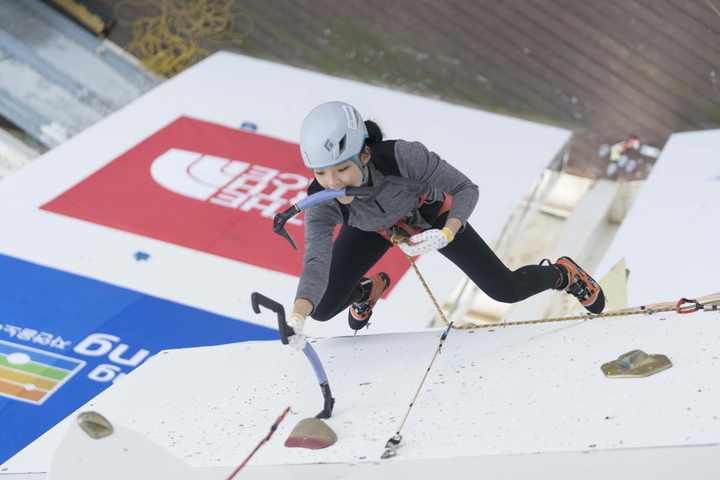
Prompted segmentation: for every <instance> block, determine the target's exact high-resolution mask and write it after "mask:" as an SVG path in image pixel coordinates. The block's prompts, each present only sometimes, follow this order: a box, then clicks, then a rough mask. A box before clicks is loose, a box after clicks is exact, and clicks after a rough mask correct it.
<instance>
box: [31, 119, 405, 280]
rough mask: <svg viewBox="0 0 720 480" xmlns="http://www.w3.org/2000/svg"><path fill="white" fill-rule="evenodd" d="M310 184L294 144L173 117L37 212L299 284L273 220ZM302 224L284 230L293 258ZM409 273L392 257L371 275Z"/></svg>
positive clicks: (295, 260) (295, 261)
mask: <svg viewBox="0 0 720 480" xmlns="http://www.w3.org/2000/svg"><path fill="white" fill-rule="evenodd" d="M311 180H312V174H311V172H310V171H309V170H308V169H307V168H306V167H305V166H304V165H303V162H302V159H301V157H300V149H299V147H298V145H297V144H294V143H289V142H285V141H282V140H278V139H275V138H270V137H266V136H263V135H260V134H258V133H253V132H249V131H244V130H238V129H233V128H228V127H224V126H221V125H216V124H213V123H208V122H203V121H200V120H195V119H192V118H187V117H181V118H179V119H178V120H176V121H174V122H173V123H171V124H170V125H168V126H167V127H165V128H163V129H162V130H160V131H158V132H157V133H155V134H153V135H152V136H150V137H149V138H147V139H146V140H144V141H142V142H141V143H139V144H138V145H137V146H135V147H133V148H131V149H130V150H128V151H127V152H126V153H124V154H122V155H121V156H119V157H118V158H116V159H115V160H113V161H111V162H110V163H108V164H107V165H106V166H105V167H103V168H101V169H100V170H99V171H97V172H96V173H94V174H92V175H91V176H89V177H88V178H86V179H85V180H83V181H81V182H80V183H79V184H77V185H75V186H74V187H72V188H70V189H69V190H68V191H66V192H65V193H63V194H62V195H60V196H59V197H57V198H55V199H54V200H52V201H50V202H49V203H47V204H46V205H43V207H42V209H44V210H47V211H50V212H55V213H59V214H62V215H66V216H69V217H73V218H78V219H80V220H85V221H88V222H92V223H96V224H99V225H104V226H107V227H112V228H116V229H119V230H124V231H126V232H131V233H135V234H138V235H143V236H146V237H150V238H154V239H158V240H162V241H165V242H169V243H173V244H176V245H181V246H184V247H188V248H192V249H195V250H200V251H203V252H207V253H211V254H214V255H218V256H221V257H225V258H229V259H232V260H237V261H239V262H243V263H247V264H250V265H255V266H257V267H261V268H266V269H270V270H275V271H278V272H282V273H287V274H290V275H295V276H299V275H300V272H301V269H302V254H301V253H297V252H295V250H293V248H292V247H291V246H290V244H289V243H288V242H287V240H285V239H283V238H282V237H280V236H279V235H276V234H274V233H273V232H272V218H273V216H274V215H275V214H276V213H278V212H282V211H284V210H286V209H287V208H288V207H289V206H290V205H292V204H293V203H296V202H297V201H299V200H300V199H301V198H303V197H304V196H305V195H306V194H305V191H306V189H307V186H308V185H309V183H310V181H311ZM303 217H304V215H303V214H300V215H298V216H296V217H294V218H293V219H292V220H290V221H289V222H288V223H287V224H286V229H287V231H288V232H289V233H290V234H291V235H292V236H293V238H294V239H295V241H296V243H297V244H298V246H299V247H300V248H301V251H302V249H303V243H304V232H303V226H302V219H303ZM393 250H397V249H393ZM408 268H409V264H408V261H407V259H406V258H405V256H404V255H402V252H394V251H391V252H390V254H388V255H386V257H385V258H383V260H382V261H381V262H380V263H379V264H378V265H377V266H376V268H375V269H373V271H384V272H387V273H388V274H389V275H390V276H391V278H393V279H394V280H395V282H396V281H397V280H399V279H400V277H401V276H402V275H403V274H404V273H405V271H406V270H407V269H408ZM395 282H393V283H395Z"/></svg>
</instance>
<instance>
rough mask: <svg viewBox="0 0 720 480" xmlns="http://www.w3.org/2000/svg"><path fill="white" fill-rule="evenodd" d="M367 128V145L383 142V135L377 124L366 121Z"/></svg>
mask: <svg viewBox="0 0 720 480" xmlns="http://www.w3.org/2000/svg"><path fill="white" fill-rule="evenodd" d="M365 128H367V132H368V139H367V141H366V142H365V143H366V144H367V145H370V144H372V143H377V142H382V139H383V133H382V130H380V126H379V125H378V124H377V123H375V122H373V121H372V120H365Z"/></svg>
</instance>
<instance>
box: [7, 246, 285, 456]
mask: <svg viewBox="0 0 720 480" xmlns="http://www.w3.org/2000/svg"><path fill="white" fill-rule="evenodd" d="M0 272H1V274H0V426H1V428H0V464H2V463H3V462H5V461H6V460H7V459H9V458H10V457H11V456H13V455H14V454H15V453H17V452H18V451H20V450H21V449H22V448H24V447H25V446H27V445H28V444H29V443H31V442H32V441H33V440H35V439H36V438H37V437H39V436H40V435H42V434H43V433H45V432H46V431H47V430H48V429H50V428H51V427H53V426H54V425H55V424H57V423H58V422H59V421H60V420H62V419H63V418H65V417H67V416H68V415H69V414H71V413H72V412H74V411H75V410H77V409H78V408H80V407H81V406H82V405H84V404H85V403H87V402H88V401H90V400H91V399H92V398H93V397H95V396H96V395H98V394H99V393H100V392H102V391H103V390H104V389H105V388H107V387H108V386H110V385H112V383H113V382H114V381H117V380H118V379H120V378H122V377H123V376H124V375H126V374H128V373H130V372H131V371H132V370H133V369H134V368H136V367H137V366H138V365H140V364H142V363H143V362H145V361H146V360H147V359H148V358H149V357H150V356H152V355H154V354H156V353H158V352H160V351H162V350H166V349H170V348H188V347H197V346H210V345H221V344H227V343H235V342H242V341H247V340H277V338H278V334H277V331H275V330H273V329H269V328H266V327H262V326H258V325H254V324H251V323H247V322H242V321H238V320H234V319H231V318H228V317H223V316H220V315H215V314H213V313H209V312H206V311H203V310H199V309H196V308H191V307H188V306H185V305H180V304H177V303H174V302H170V301H167V300H162V299H159V298H156V297H152V296H149V295H145V294H142V293H139V292H135V291H132V290H128V289H124V288H119V287H116V286H113V285H109V284H107V283H103V282H99V281H96V280H92V279H89V278H86V277H81V276H78V275H73V274H69V273H67V272H62V271H59V270H54V269H51V268H47V267H42V266H40V265H36V264H33V263H29V262H25V261H22V260H18V259H15V258H12V257H8V256H4V255H0ZM248 295H249V292H248Z"/></svg>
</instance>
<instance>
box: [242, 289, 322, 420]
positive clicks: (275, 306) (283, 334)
mask: <svg viewBox="0 0 720 480" xmlns="http://www.w3.org/2000/svg"><path fill="white" fill-rule="evenodd" d="M250 301H251V303H252V307H253V310H254V311H255V313H260V306H263V307H265V308H268V309H270V310H272V311H273V312H275V313H276V314H277V317H278V330H279V331H280V341H281V342H282V344H283V345H287V344H288V343H289V341H288V337H290V336H292V335H295V331H294V330H293V329H292V328H291V327H290V326H289V325H288V324H287V322H286V321H285V309H284V308H283V306H282V305H280V304H279V303H277V302H276V301H274V300H270V299H269V298H267V297H266V296H265V295H262V294H260V293H257V292H253V293H252V295H251V296H250ZM303 353H304V354H305V356H306V357H307V358H308V360H310V364H311V365H312V367H313V370H315V376H316V377H317V379H318V383H320V389H321V390H322V394H323V398H324V399H325V405H324V407H323V410H322V412H320V413H318V414H317V415H315V418H330V415H332V410H333V406H334V405H335V399H334V398H333V397H332V393H331V392H330V384H329V383H328V379H327V375H325V369H324V368H323V366H322V363H320V358H318V356H317V353H315V349H313V347H312V345H310V342H307V343H306V344H305V348H303Z"/></svg>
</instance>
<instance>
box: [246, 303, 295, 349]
mask: <svg viewBox="0 0 720 480" xmlns="http://www.w3.org/2000/svg"><path fill="white" fill-rule="evenodd" d="M250 302H251V303H252V307H253V310H254V311H255V313H260V306H263V307H265V308H268V309H270V310H272V311H273V312H275V313H277V317H278V331H279V332H280V341H281V342H282V344H283V345H287V344H288V343H290V342H289V341H288V337H291V336H293V335H295V331H294V330H293V329H292V327H290V325H288V324H287V322H286V321H285V309H284V308H283V306H282V305H280V304H279V303H278V302H276V301H275V300H270V299H269V298H267V297H266V296H265V295H263V294H261V293H258V292H253V293H252V295H250Z"/></svg>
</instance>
